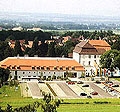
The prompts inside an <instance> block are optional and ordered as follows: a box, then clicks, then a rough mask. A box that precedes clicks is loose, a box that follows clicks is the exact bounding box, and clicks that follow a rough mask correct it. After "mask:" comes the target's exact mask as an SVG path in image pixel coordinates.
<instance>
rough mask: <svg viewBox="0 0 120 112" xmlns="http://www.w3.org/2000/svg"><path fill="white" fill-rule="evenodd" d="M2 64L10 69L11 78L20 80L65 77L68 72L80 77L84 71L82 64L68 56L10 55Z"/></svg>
mask: <svg viewBox="0 0 120 112" xmlns="http://www.w3.org/2000/svg"><path fill="white" fill-rule="evenodd" d="M0 66H1V67H3V68H8V69H9V70H10V72H11V73H10V76H11V79H17V80H19V81H35V80H38V79H39V78H44V79H47V78H53V77H54V78H56V79H57V78H58V77H62V78H65V77H67V74H68V73H71V74H72V75H73V76H74V77H76V78H79V77H81V74H82V73H83V72H84V67H83V66H82V65H80V64H79V63H78V62H76V61H75V60H74V59H68V58H40V57H9V58H6V59H5V60H3V61H2V62H1V63H0Z"/></svg>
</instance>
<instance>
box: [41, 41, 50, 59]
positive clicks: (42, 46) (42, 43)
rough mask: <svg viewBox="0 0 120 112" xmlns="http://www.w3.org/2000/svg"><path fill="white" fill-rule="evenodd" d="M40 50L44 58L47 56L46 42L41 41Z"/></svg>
mask: <svg viewBox="0 0 120 112" xmlns="http://www.w3.org/2000/svg"><path fill="white" fill-rule="evenodd" d="M39 49H40V51H41V56H43V57H45V56H47V52H48V44H47V43H45V42H44V41H41V44H40V46H39Z"/></svg>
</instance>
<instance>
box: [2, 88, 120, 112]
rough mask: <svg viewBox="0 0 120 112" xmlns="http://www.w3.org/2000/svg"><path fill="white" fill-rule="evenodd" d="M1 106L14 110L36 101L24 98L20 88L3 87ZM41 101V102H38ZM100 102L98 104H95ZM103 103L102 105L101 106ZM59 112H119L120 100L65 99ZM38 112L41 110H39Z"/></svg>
mask: <svg viewBox="0 0 120 112" xmlns="http://www.w3.org/2000/svg"><path fill="white" fill-rule="evenodd" d="M0 93H1V94H0V106H1V107H2V108H6V106H7V104H10V105H11V106H12V107H13V108H15V107H20V106H25V105H28V104H31V103H33V102H34V101H36V100H35V99H32V98H23V97H21V94H20V88H18V90H15V87H9V86H3V87H2V88H0ZM37 101H40V100H37ZM95 102H98V104H95ZM101 103H102V104H101ZM57 111H58V112H111V111H113V112H119V111H120V99H64V100H63V102H62V104H61V105H60V107H59V108H58V109H57ZM38 112H41V109H40V108H38Z"/></svg>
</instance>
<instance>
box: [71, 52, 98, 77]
mask: <svg viewBox="0 0 120 112" xmlns="http://www.w3.org/2000/svg"><path fill="white" fill-rule="evenodd" d="M73 59H75V60H76V61H77V62H79V63H80V64H81V65H82V66H84V68H85V74H86V75H91V74H92V73H93V72H95V71H96V68H95V62H96V63H97V65H99V64H100V62H99V60H100V55H96V56H95V55H79V53H76V52H73Z"/></svg>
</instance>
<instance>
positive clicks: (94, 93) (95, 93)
mask: <svg viewBox="0 0 120 112" xmlns="http://www.w3.org/2000/svg"><path fill="white" fill-rule="evenodd" d="M90 94H92V95H98V92H96V91H93V92H92V93H90Z"/></svg>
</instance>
